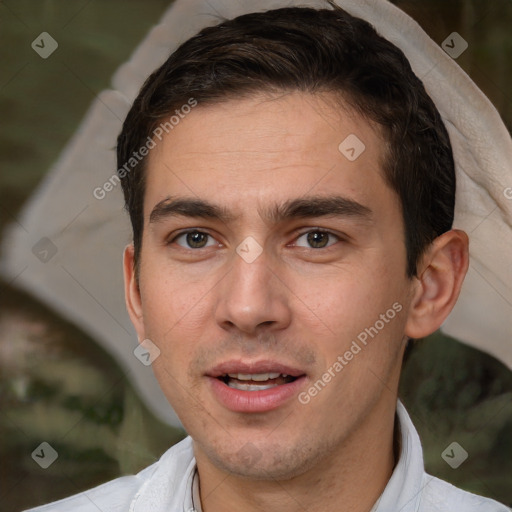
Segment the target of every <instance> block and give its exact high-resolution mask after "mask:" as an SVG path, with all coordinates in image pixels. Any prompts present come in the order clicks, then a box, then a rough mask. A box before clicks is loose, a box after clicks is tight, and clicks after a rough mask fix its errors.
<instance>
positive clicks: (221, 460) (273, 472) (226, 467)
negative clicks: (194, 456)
mask: <svg viewBox="0 0 512 512" xmlns="http://www.w3.org/2000/svg"><path fill="white" fill-rule="evenodd" d="M241 445H242V446H241V448H240V449H238V450H237V451H235V452H233V451H232V450H233V445H231V446H229V447H226V449H225V450H220V449H219V448H220V447H219V446H216V447H208V449H207V450H205V454H206V456H207V457H208V458H209V459H210V461H211V463H212V464H213V465H214V466H216V467H217V468H218V469H220V470H221V471H224V472H226V473H230V474H231V475H233V476H238V477H240V478H247V479H251V480H290V479H292V478H295V477H297V476H300V475H302V474H304V473H306V472H307V471H308V470H309V469H311V468H312V467H313V466H315V464H316V463H318V462H319V460H320V459H321V458H322V457H323V456H324V455H326V454H327V453H328V450H327V449H326V447H322V446H317V447H316V448H315V447H310V448H309V449H308V448H307V447H306V446H305V445H304V444H302V443H299V444H298V445H294V446H288V447H284V446H283V445H282V444H280V445H269V444H267V443H265V442H262V443H257V442H256V443H254V444H253V443H252V442H250V441H248V442H246V443H241Z"/></svg>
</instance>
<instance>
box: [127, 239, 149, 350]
mask: <svg viewBox="0 0 512 512" xmlns="http://www.w3.org/2000/svg"><path fill="white" fill-rule="evenodd" d="M134 253H135V251H134V247H133V243H131V244H130V245H127V246H126V247H125V249H124V255H123V271H124V298H125V302H126V309H127V310H128V314H129V315H130V319H131V321H132V324H133V326H134V327H135V330H136V331H137V336H138V338H139V341H141V340H144V339H145V338H146V336H145V334H144V321H143V315H142V299H141V296H140V289H139V283H138V282H137V277H136V273H135V258H134Z"/></svg>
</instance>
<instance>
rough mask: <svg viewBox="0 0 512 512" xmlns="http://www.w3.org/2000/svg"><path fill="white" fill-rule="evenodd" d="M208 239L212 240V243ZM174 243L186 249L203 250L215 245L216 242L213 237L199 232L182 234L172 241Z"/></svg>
mask: <svg viewBox="0 0 512 512" xmlns="http://www.w3.org/2000/svg"><path fill="white" fill-rule="evenodd" d="M208 239H210V242H209V241H208ZM172 242H176V243H177V244H178V245H179V246H180V247H183V248H185V249H203V248H204V247H211V246H212V245H215V240H214V238H213V237H212V236H211V235H209V234H208V233H204V232H203V231H197V230H194V231H186V232H185V233H181V235H178V236H177V237H176V238H174V239H173V240H171V243H172Z"/></svg>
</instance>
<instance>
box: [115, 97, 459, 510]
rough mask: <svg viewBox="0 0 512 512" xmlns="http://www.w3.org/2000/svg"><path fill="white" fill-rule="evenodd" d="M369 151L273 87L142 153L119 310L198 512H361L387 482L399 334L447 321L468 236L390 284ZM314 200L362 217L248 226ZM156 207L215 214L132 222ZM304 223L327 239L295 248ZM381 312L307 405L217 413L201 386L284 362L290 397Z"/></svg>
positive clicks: (369, 138) (372, 139) (391, 216)
mask: <svg viewBox="0 0 512 512" xmlns="http://www.w3.org/2000/svg"><path fill="white" fill-rule="evenodd" d="M349 134H356V135H357V137H358V138H359V139H360V140H361V141H363V142H364V144H365V146H366V149H365V150H364V152H363V153H362V154H361V155H360V156H359V157H358V158H357V159H356V160H355V161H352V162H351V161H349V160H348V159H347V158H345V157H344V156H343V155H342V154H341V153H340V151H339V150H338V145H339V144H340V142H342V141H343V140H344V139H345V138H346V137H347V136H348V135H349ZM384 144H385V143H384V141H383V140H382V137H381V135H380V132H379V130H378V128H376V127H375V126H373V125H371V124H370V123H369V122H368V121H367V120H365V119H363V118H361V117H360V116H358V115H357V114H355V113H353V112H351V111H350V109H348V108H341V109H340V108H339V102H336V101H334V98H333V97H330V96H327V95H324V96H319V95H315V96H313V95H310V94H306V93H289V94H283V95H280V96H273V97H269V96H261V95H260V96H254V97H250V98H244V99H235V100H229V101H226V102H224V103H222V104H217V105H213V106H207V107H205V106H198V107H196V108H195V109H193V111H192V112H191V113H190V114H188V115H187V116H186V118H185V119H184V120H182V121H181V122H180V124H179V125H178V126H176V127H175V129H174V130H173V131H172V132H170V133H169V134H168V135H167V136H166V137H165V138H164V140H163V141H162V143H160V144H158V146H157V147H156V148H155V149H154V150H152V152H151V154H150V160H149V165H148V170H147V189H146V195H145V206H144V235H143V243H142V252H141V263H140V276H139V281H137V279H136V278H135V273H134V266H133V247H132V246H128V247H127V248H126V251H125V260H124V270H125V281H126V299H127V306H128V310H129V313H130V316H131V319H132V321H133V324H134V326H135V328H136V330H137V333H138V336H139V339H140V340H144V339H150V340H151V341H152V342H153V343H155V345H157V346H158V348H159V349H160V351H161V354H160V356H159V357H158V358H157V359H156V360H155V361H154V363H153V369H154V372H155V374H156V376H157V378H158V381H159V383H160V385H161V387H162V389H163V390H164V392H165V394H166V396H167V398H168V400H169V402H170V403H171V404H172V406H173V407H174V409H175V410H176V412H177V414H178V415H179V417H180V419H181V421H182V422H183V424H184V426H185V428H186V430H187V432H188V433H189V434H190V435H191V436H192V438H193V440H194V453H195V456H196V460H197V465H198V471H199V477H200V488H201V501H202V506H203V510H205V511H206V512H216V511H220V510H223V511H225V510H245V511H263V510H264V511H266V512H269V511H274V510H276V511H277V510H279V511H280V512H286V511H292V510H293V511H296V510H308V511H310V512H314V511H320V510H322V511H325V510H333V507H334V504H337V505H336V506H339V504H340V503H342V504H344V509H345V510H353V511H361V512H363V511H368V510H370V508H371V507H372V505H373V504H374V503H375V501H376V500H377V499H378V497H379V496H380V494H381V493H382V491H383V490H384V488H385V486H386V483H387V481H388V480H389V478H390V476H391V473H392V470H393V467H394V465H395V463H396V461H395V460H394V455H393V449H392V446H393V430H394V416H395V408H396V399H397V387H398V380H399V375H400V369H401V361H402V355H403V351H404V348H405V345H406V340H407V337H413V338H418V337H423V336H426V335H428V334H430V333H432V332H434V331H435V330H436V329H437V328H438V327H439V326H440V325H441V323H442V322H443V320H444V319H445V318H446V316H447V315H448V313H449V312H450V311H451V309H452V307H453V306H454V304H455V301H456V299H457V297H458V294H459V290H460V287H461V284H462V280H463V278H464V275H465V272H466V270H467V266H468V249H467V248H468V240H467V236H466V235H465V233H463V232H461V231H457V230H452V231H449V232H448V233H445V234H443V235H442V236H440V237H439V238H437V239H436V240H435V241H434V243H433V244H432V245H431V246H430V247H429V248H428V250H427V251H426V252H425V254H424V256H423V257H422V260H421V261H420V263H419V267H418V277H415V278H413V279H409V278H408V277H407V276H406V272H405V269H406V251H405V243H404V227H403V221H402V214H401V208H400V202H399V199H398V197H397V195H396V194H395V192H394V191H393V190H392V189H390V188H389V186H388V185H387V184H386V182H385V181H384V178H383V175H382V171H381V165H380V162H382V159H383V151H384V147H385V146H384ZM332 195H338V196H343V197H345V198H349V199H350V200H352V201H356V202H357V203H359V204H361V205H363V206H365V207H367V208H368V209H370V210H371V214H370V215H369V216H364V217H360V216H317V217H313V218H287V219H281V220H279V221H278V222H275V221H276V220H277V219H271V218H268V217H267V216H266V215H265V213H266V212H268V210H269V209H271V208H272V207H273V206H274V205H276V204H280V203H283V202H285V201H288V200H293V199H296V198H303V197H307V196H315V197H327V196H332ZM170 196H172V198H173V199H174V198H183V197H187V198H195V199H203V200H207V201H210V202H213V203H215V204H216V205H219V206H222V207H225V208H226V209H227V210H229V212H231V213H232V214H233V218H232V219H229V220H226V221H225V222H224V221H220V220H217V219H205V218H188V217H185V216H162V217H161V218H159V219H158V220H156V221H155V222H150V215H151V212H152V211H153V209H154V208H155V206H156V205H157V204H159V203H161V202H162V201H165V200H166V199H167V198H169V197H170ZM318 228H321V229H322V230H327V231H329V232H331V233H332V234H333V235H332V236H331V235H328V236H325V235H319V236H320V238H321V239H322V241H323V243H324V244H325V247H311V244H308V238H307V233H308V232H312V231H313V232H314V231H315V229H318ZM184 229H196V230H199V231H201V232H204V233H207V234H208V235H211V236H210V237H207V238H204V239H202V238H201V235H199V237H200V239H201V240H203V241H204V240H207V244H206V246H205V247H202V248H190V246H187V239H186V237H185V236H182V237H180V238H176V237H178V235H180V234H182V231H180V230H184ZM248 236H251V237H253V238H254V239H255V240H256V241H257V242H258V244H259V245H260V246H261V248H262V250H263V252H262V253H261V254H260V255H259V256H258V257H257V258H256V259H255V260H254V261H253V262H252V263H247V262H246V261H245V260H244V259H243V258H242V257H240V256H239V254H238V253H237V252H236V248H237V247H238V246H239V244H240V243H241V242H242V241H243V240H244V239H245V238H246V237H248ZM317 236H318V235H317ZM322 236H323V237H325V238H322ZM326 240H328V242H327V243H325V241H326ZM320 245H322V244H320ZM395 303H398V304H400V305H401V306H402V309H401V311H400V312H399V313H398V314H397V315H396V316H395V317H394V318H393V319H392V320H390V321H389V322H388V323H386V324H385V326H384V328H382V329H381V330H380V331H379V333H378V335H377V336H375V337H374V338H373V339H372V340H371V342H369V343H368V344H367V346H365V347H364V348H363V350H361V352H359V353H358V354H357V355H356V356H354V358H353V359H352V360H351V361H350V362H348V364H347V365H346V366H344V368H343V370H342V371H340V372H338V373H336V376H335V377H334V378H332V380H331V381H330V382H329V383H328V385H326V386H325V387H324V388H323V389H322V390H321V391H320V392H319V393H318V394H317V395H316V396H314V397H312V398H311V400H310V401H309V403H307V404H302V403H300V402H299V400H298V399H297V398H296V397H293V398H292V399H290V400H288V401H287V402H285V403H284V404H283V405H281V406H280V407H277V408H276V409H274V410H270V411H266V412H262V413H240V412H233V411H231V410H228V409H227V408H226V407H225V406H223V405H222V404H221V403H220V402H219V401H218V400H217V398H216V396H215V395H214V394H213V392H212V390H211V387H210V385H209V379H208V377H207V376H206V374H207V373H208V371H209V370H210V369H211V368H212V367H213V366H214V365H216V364H218V363H220V362H222V361H226V360H231V359H237V360H242V361H255V360H261V359H271V360H276V361H279V362H281V363H283V364H288V365H291V366H294V367H297V368H300V369H301V370H302V371H303V373H305V374H306V378H305V379H304V383H303V384H302V387H301V389H300V391H301V392H303V391H307V390H308V389H309V388H310V387H311V385H312V384H313V383H314V382H316V381H317V380H318V379H320V378H321V377H322V374H324V373H325V372H326V371H327V369H328V368H329V367H332V365H333V363H334V362H335V361H336V360H337V358H338V356H340V355H343V354H344V353H345V352H346V351H347V350H348V349H349V347H350V346H351V343H352V341H353V340H355V339H356V337H357V335H358V334H359V333H361V332H362V331H364V329H365V328H368V327H370V326H374V325H375V323H376V321H377V320H379V318H380V315H381V314H384V313H385V312H386V311H387V310H389V309H390V308H391V307H392V305H393V304H395ZM248 443H250V444H248Z"/></svg>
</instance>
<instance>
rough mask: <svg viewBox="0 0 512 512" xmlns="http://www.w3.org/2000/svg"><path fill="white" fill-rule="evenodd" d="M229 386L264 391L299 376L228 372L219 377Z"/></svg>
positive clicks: (287, 382)
mask: <svg viewBox="0 0 512 512" xmlns="http://www.w3.org/2000/svg"><path fill="white" fill-rule="evenodd" d="M217 378H218V379H219V380H220V381H222V382H224V384H226V385H227V386H229V387H230V388H233V389H239V390H240V391H263V390H265V389H272V388H275V387H276V386H282V385H283V384H289V383H290V382H294V381H295V380H296V379H297V377H294V376H293V375H287V374H286V373H278V372H272V373H253V374H250V373H228V374H226V375H221V376H220V377H217Z"/></svg>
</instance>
